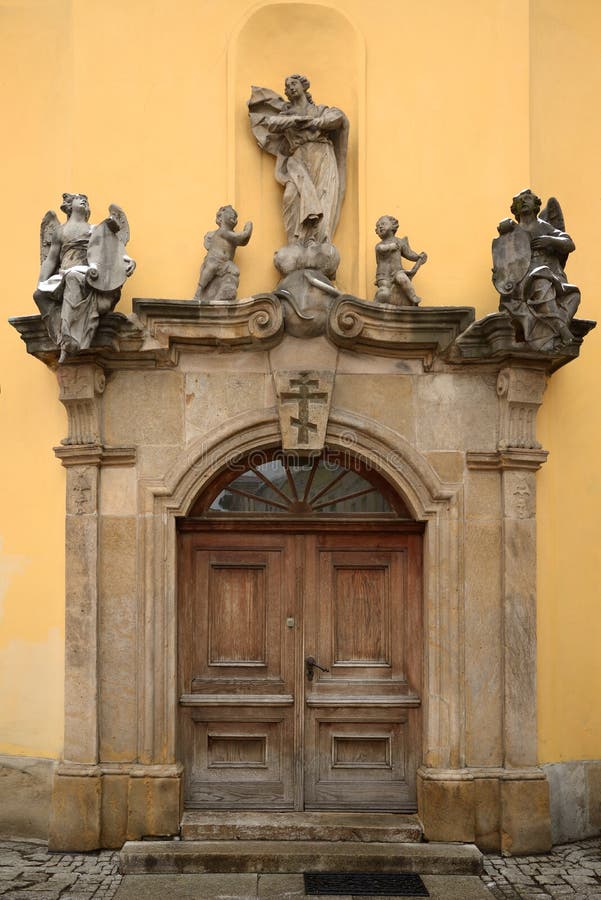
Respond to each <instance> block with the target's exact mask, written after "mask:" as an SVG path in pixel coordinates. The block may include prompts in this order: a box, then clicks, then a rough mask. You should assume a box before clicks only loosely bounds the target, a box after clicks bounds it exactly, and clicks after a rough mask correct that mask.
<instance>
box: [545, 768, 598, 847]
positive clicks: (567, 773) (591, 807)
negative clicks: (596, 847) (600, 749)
mask: <svg viewBox="0 0 601 900" xmlns="http://www.w3.org/2000/svg"><path fill="white" fill-rule="evenodd" d="M542 769H543V771H544V773H545V775H546V776H547V778H548V780H549V792H550V795H551V830H552V837H553V843H554V844H565V843H568V842H569V841H581V840H582V839H583V838H588V837H595V836H596V835H598V834H601V760H600V759H586V760H575V761H570V762H562V763H549V764H548V765H545V766H542Z"/></svg>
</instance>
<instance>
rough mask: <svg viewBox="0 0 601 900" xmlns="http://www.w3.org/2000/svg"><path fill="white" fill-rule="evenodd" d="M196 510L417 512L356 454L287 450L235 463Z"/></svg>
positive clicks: (226, 512) (310, 513)
mask: <svg viewBox="0 0 601 900" xmlns="http://www.w3.org/2000/svg"><path fill="white" fill-rule="evenodd" d="M191 514H192V516H195V515H196V516H197V515H203V516H207V515H208V516H219V517H221V516H250V515H252V516H257V515H261V514H263V515H265V514H267V515H269V516H280V515H281V516H295V517H296V516H302V517H305V516H320V517H321V516H336V515H344V516H360V517H370V518H372V517H374V516H375V517H377V518H380V517H385V518H395V519H398V518H401V519H411V518H412V516H411V514H410V513H409V510H408V509H407V507H406V505H405V504H404V503H403V501H402V499H401V498H400V497H398V496H397V495H396V494H395V493H394V492H393V491H392V489H391V488H390V486H389V485H388V483H387V482H386V481H385V479H384V478H383V477H382V476H381V475H380V474H379V473H378V472H377V471H375V470H374V469H373V468H369V467H368V466H367V465H366V464H365V463H363V462H361V461H359V460H357V459H355V458H354V457H351V456H350V454H347V453H344V452H330V451H326V452H324V453H322V454H321V455H319V456H314V457H309V458H299V457H298V456H297V455H294V454H286V453H284V452H283V451H281V450H280V451H275V452H272V453H265V452H257V451H255V452H253V453H252V454H250V456H248V457H247V458H245V459H244V460H243V461H236V462H235V463H232V464H231V465H230V467H229V469H228V470H227V471H226V472H225V473H222V475H221V477H220V478H219V479H217V481H216V482H213V484H212V486H211V487H209V489H208V490H207V491H205V492H203V494H202V496H201V497H200V498H199V500H197V502H196V503H195V504H194V508H193V510H192V513H191Z"/></svg>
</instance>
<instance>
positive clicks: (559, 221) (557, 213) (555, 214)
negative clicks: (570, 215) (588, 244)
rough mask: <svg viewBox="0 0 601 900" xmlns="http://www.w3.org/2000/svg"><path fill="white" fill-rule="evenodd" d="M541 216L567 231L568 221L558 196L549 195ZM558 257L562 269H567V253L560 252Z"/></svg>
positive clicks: (559, 228) (561, 229) (540, 213)
mask: <svg viewBox="0 0 601 900" xmlns="http://www.w3.org/2000/svg"><path fill="white" fill-rule="evenodd" d="M539 217H540V218H541V219H543V220H544V221H545V222H548V223H549V225H552V226H553V228H557V230H558V231H563V232H565V230H566V223H565V221H564V218H563V212H562V210H561V206H560V205H559V200H558V199H557V197H549V199H548V200H547V205H546V206H545V207H543V209H541V211H540V212H539ZM557 258H558V260H559V263H560V265H561V267H562V269H565V266H566V263H567V261H568V254H567V253H558V254H557Z"/></svg>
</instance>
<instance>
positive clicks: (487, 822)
mask: <svg viewBox="0 0 601 900" xmlns="http://www.w3.org/2000/svg"><path fill="white" fill-rule="evenodd" d="M474 813H475V823H476V844H477V845H478V847H479V848H480V850H486V851H492V850H500V849H501V785H500V782H499V779H498V778H476V779H474Z"/></svg>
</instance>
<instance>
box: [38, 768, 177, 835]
mask: <svg viewBox="0 0 601 900" xmlns="http://www.w3.org/2000/svg"><path fill="white" fill-rule="evenodd" d="M82 768H83V767H82ZM181 797H182V784H181V775H180V774H177V775H169V776H155V775H148V774H144V773H143V772H142V773H139V772H137V771H136V773H135V774H131V773H127V772H115V773H113V772H102V771H99V770H98V768H97V767H90V768H89V771H88V772H87V773H85V774H81V775H77V774H65V773H64V772H60V771H59V772H58V773H57V775H56V777H55V779H54V787H53V794H52V813H51V817H50V830H49V836H48V848H49V849H50V850H64V851H69V850H70V851H80V852H83V851H87V850H97V849H119V848H121V847H122V846H123V844H124V843H125V842H126V841H128V840H140V839H141V838H146V837H154V838H160V837H170V836H173V835H176V834H178V833H179V827H180V820H181V812H182V804H181Z"/></svg>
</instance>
